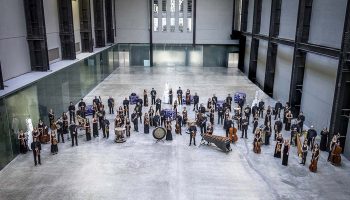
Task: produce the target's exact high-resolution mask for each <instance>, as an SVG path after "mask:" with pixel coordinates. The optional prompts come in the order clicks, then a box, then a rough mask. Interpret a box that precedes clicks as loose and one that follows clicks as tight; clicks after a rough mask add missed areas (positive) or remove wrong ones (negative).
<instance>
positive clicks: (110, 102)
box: [108, 97, 114, 114]
mask: <svg viewBox="0 0 350 200" xmlns="http://www.w3.org/2000/svg"><path fill="white" fill-rule="evenodd" d="M108 108H109V114H114V99H113V98H112V97H109V99H108Z"/></svg>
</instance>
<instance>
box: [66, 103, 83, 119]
mask: <svg viewBox="0 0 350 200" xmlns="http://www.w3.org/2000/svg"><path fill="white" fill-rule="evenodd" d="M68 111H69V122H70V123H72V122H74V123H75V106H74V105H73V102H70V104H69V107H68ZM80 112H81V111H80Z"/></svg>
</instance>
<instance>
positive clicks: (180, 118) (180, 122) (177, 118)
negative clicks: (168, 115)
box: [176, 112, 186, 127]
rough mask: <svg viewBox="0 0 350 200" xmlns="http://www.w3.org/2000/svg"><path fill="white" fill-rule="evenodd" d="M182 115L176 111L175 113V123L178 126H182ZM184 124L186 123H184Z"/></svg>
mask: <svg viewBox="0 0 350 200" xmlns="http://www.w3.org/2000/svg"><path fill="white" fill-rule="evenodd" d="M182 120H183V119H182V116H181V115H180V113H179V112H178V113H177V115H176V123H177V124H179V125H180V127H182V125H183V124H182ZM185 124H186V123H185Z"/></svg>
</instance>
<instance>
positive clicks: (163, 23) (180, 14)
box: [153, 0, 193, 32]
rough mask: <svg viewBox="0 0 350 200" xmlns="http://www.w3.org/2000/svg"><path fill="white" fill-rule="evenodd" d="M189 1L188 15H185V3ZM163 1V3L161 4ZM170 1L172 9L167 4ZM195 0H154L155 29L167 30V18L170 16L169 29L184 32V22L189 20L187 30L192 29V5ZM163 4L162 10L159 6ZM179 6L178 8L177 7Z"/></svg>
mask: <svg viewBox="0 0 350 200" xmlns="http://www.w3.org/2000/svg"><path fill="white" fill-rule="evenodd" d="M186 2H187V15H186V16H185V15H184V4H185V3H186ZM160 3H161V4H160ZM169 3H170V11H168V10H167V5H168V4H169ZM192 3H193V0H153V31H155V32H157V31H162V32H167V31H168V26H167V18H168V16H169V18H170V26H169V31H170V32H175V31H176V22H177V30H178V31H179V32H184V22H185V20H187V26H186V27H187V32H191V31H192V7H193V5H192ZM160 6H161V12H159V9H160V8H159V7H160ZM176 8H178V9H176ZM175 13H177V15H175Z"/></svg>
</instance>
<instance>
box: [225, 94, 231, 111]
mask: <svg viewBox="0 0 350 200" xmlns="http://www.w3.org/2000/svg"><path fill="white" fill-rule="evenodd" d="M226 104H227V107H228V109H229V110H230V112H231V106H232V97H231V95H230V94H228V95H227V97H226Z"/></svg>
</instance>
